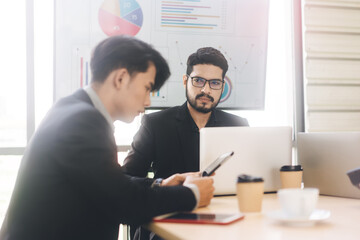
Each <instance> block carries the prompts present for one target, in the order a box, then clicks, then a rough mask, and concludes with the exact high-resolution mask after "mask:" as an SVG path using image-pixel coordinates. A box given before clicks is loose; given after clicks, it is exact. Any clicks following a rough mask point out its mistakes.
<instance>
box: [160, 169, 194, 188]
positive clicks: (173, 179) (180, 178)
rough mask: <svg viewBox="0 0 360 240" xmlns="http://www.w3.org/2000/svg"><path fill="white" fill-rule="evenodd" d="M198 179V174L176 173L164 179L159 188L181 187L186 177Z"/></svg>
mask: <svg viewBox="0 0 360 240" xmlns="http://www.w3.org/2000/svg"><path fill="white" fill-rule="evenodd" d="M188 176H192V177H199V176H200V172H188V173H177V174H174V175H172V176H170V177H168V178H166V179H164V180H163V181H162V183H161V186H176V185H182V184H183V183H184V181H185V179H186V177H188Z"/></svg>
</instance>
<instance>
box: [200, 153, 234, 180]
mask: <svg viewBox="0 0 360 240" xmlns="http://www.w3.org/2000/svg"><path fill="white" fill-rule="evenodd" d="M233 155H234V151H231V152H227V153H224V154H222V155H220V156H219V157H218V158H217V159H216V160H215V161H213V162H212V163H211V164H210V165H209V166H207V167H206V168H205V170H204V171H203V172H202V176H203V177H206V176H211V174H213V173H214V172H215V171H216V169H218V168H219V167H220V166H221V165H222V164H224V163H225V162H226V161H227V160H228V159H230V158H231V157H232V156H233Z"/></svg>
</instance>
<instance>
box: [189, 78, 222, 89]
mask: <svg viewBox="0 0 360 240" xmlns="http://www.w3.org/2000/svg"><path fill="white" fill-rule="evenodd" d="M187 77H188V79H189V78H190V79H191V83H192V85H193V86H194V87H198V88H203V87H204V86H205V84H206V82H208V83H209V86H210V88H211V89H214V90H220V89H221V88H222V87H223V84H224V80H220V79H210V80H207V79H205V78H202V77H191V76H189V75H187Z"/></svg>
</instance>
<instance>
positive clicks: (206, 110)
mask: <svg viewBox="0 0 360 240" xmlns="http://www.w3.org/2000/svg"><path fill="white" fill-rule="evenodd" d="M201 97H207V98H208V99H209V100H210V101H211V102H212V103H213V104H212V105H211V107H210V108H205V106H204V105H203V106H198V105H196V100H197V99H199V98H201ZM186 99H187V101H188V103H189V104H190V106H191V107H193V108H194V109H195V110H196V111H198V112H201V113H209V112H211V111H212V110H214V109H215V108H216V106H217V105H218V104H219V102H220V98H219V100H218V101H217V102H216V103H215V104H214V101H215V100H214V98H213V97H212V96H210V95H207V94H205V93H200V94H198V95H196V97H195V99H191V98H190V96H189V93H188V88H187V86H186Z"/></svg>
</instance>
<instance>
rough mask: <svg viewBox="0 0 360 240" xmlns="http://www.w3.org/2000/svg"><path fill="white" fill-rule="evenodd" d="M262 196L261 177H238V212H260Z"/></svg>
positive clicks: (262, 181) (262, 182)
mask: <svg viewBox="0 0 360 240" xmlns="http://www.w3.org/2000/svg"><path fill="white" fill-rule="evenodd" d="M263 194H264V180H263V179H262V178H261V177H253V176H249V175H245V174H243V175H240V176H238V179H237V189H236V196H237V199H238V204H239V209H240V212H261V207H262V199H263Z"/></svg>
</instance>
